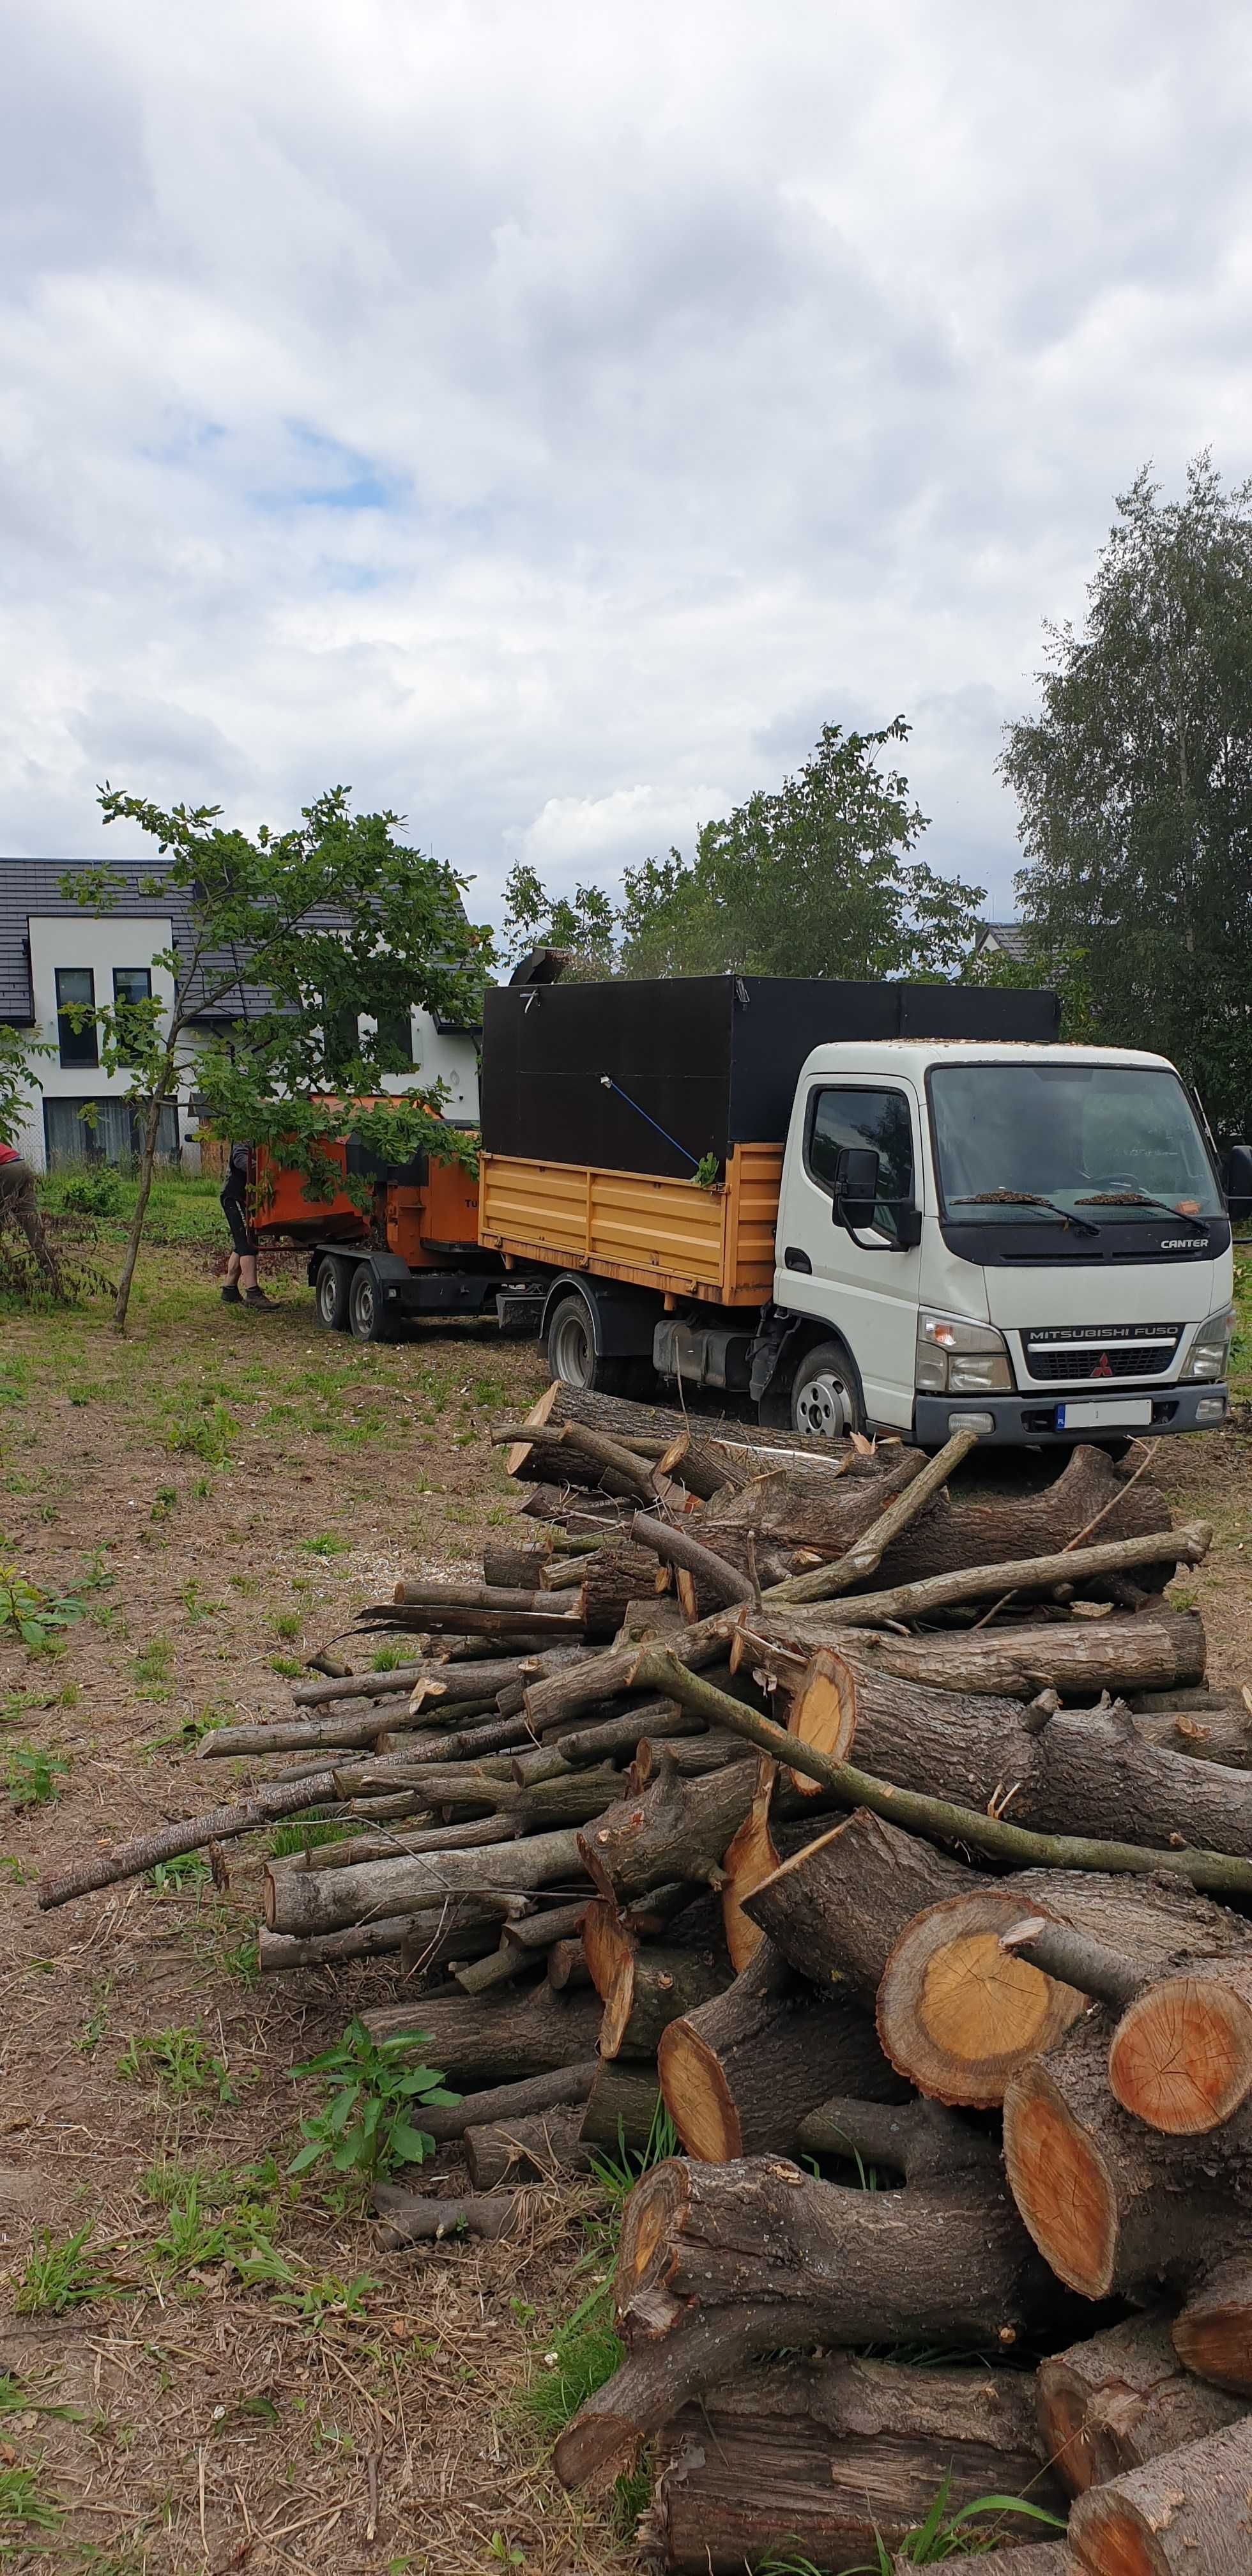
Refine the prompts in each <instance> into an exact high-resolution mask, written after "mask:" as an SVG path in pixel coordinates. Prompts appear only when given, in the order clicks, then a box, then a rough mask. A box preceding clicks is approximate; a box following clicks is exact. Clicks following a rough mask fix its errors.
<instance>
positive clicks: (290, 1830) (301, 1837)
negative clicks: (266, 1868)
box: [266, 1816, 361, 1860]
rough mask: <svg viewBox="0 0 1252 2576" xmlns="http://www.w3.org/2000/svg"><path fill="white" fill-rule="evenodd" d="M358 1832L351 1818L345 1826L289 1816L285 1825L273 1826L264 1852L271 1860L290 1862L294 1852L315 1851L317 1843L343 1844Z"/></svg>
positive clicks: (310, 1818) (312, 1818) (358, 1828)
mask: <svg viewBox="0 0 1252 2576" xmlns="http://www.w3.org/2000/svg"><path fill="white" fill-rule="evenodd" d="M360 1831H361V1827H360V1825H359V1824H357V1823H354V1822H353V1820H352V1818H351V1817H349V1819H348V1821H347V1823H346V1824H328V1823H327V1822H326V1820H325V1819H324V1818H322V1817H315V1816H310V1817H308V1818H304V1817H301V1816H289V1817H288V1818H287V1821H286V1823H285V1824H282V1825H276V1826H275V1828H274V1831H273V1833H272V1834H271V1835H270V1838H269V1842H268V1843H267V1845H266V1850H267V1851H268V1854H269V1857H270V1859H271V1860H290V1859H291V1857H292V1855H293V1854H294V1853H296V1852H306V1851H315V1850H316V1848H317V1845H318V1844H319V1843H338V1842H343V1841H344V1840H345V1839H347V1838H350V1837H351V1836H352V1835H353V1834H354V1833H359V1832H360Z"/></svg>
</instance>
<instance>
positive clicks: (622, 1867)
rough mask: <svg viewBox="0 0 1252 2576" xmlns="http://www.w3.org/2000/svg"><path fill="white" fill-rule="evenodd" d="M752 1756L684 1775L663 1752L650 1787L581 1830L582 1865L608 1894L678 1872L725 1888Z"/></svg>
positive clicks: (641, 1889) (748, 1794)
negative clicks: (726, 1856)
mask: <svg viewBox="0 0 1252 2576" xmlns="http://www.w3.org/2000/svg"><path fill="white" fill-rule="evenodd" d="M752 1791H753V1773H752V1765H751V1763H745V1762H737V1763H734V1764H733V1765H732V1766H731V1767H730V1768H729V1769H727V1770H724V1771H706V1772H705V1773H703V1774H702V1775H701V1776H700V1777H699V1778H698V1779H695V1780H684V1779H682V1778H681V1777H680V1775H679V1774H678V1772H677V1771H676V1770H675V1769H674V1768H673V1766H672V1765H670V1764H666V1763H665V1761H664V1758H663V1748H662V1762H661V1766H660V1769H659V1771H658V1773H657V1777H656V1778H655V1780H654V1781H653V1783H652V1786H651V1788H650V1789H645V1790H644V1791H643V1794H642V1796H641V1797H639V1798H622V1799H619V1800H618V1802H617V1804H616V1806H613V1807H609V1808H606V1810H605V1812H604V1814H603V1815H602V1816H601V1817H600V1819H599V1821H598V1823H596V1824H594V1825H588V1826H587V1827H586V1828H585V1830H584V1831H583V1832H582V1833H581V1834H580V1835H579V1837H578V1853H579V1859H580V1861H581V1865H582V1867H583V1868H584V1869H585V1870H586V1872H587V1874H588V1876H589V1877H590V1878H591V1879H592V1880H593V1881H594V1883H595V1886H596V1888H597V1891H598V1893H599V1894H600V1895H601V1896H611V1897H616V1898H617V1899H618V1900H619V1901H620V1900H621V1899H623V1898H627V1897H632V1896H643V1895H646V1893H647V1891H648V1889H649V1888H650V1887H661V1886H663V1885H665V1884H666V1883H667V1882H669V1881H672V1880H675V1879H684V1878H686V1879H697V1880H702V1881H703V1882H704V1883H705V1884H706V1885H707V1886H709V1887H713V1888H720V1887H721V1885H722V1882H723V1879H724V1876H725V1870H724V1866H723V1860H724V1854H725V1852H726V1848H727V1845H728V1844H729V1842H730V1841H731V1839H732V1837H733V1836H734V1835H735V1834H736V1833H737V1832H738V1831H739V1827H740V1826H741V1824H742V1823H743V1820H744V1817H745V1816H746V1814H747V1812H748V1809H749V1807H750V1805H751V1803H752Z"/></svg>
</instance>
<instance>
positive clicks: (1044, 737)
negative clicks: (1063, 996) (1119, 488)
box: [1000, 455, 1252, 1134]
mask: <svg viewBox="0 0 1252 2576" xmlns="http://www.w3.org/2000/svg"><path fill="white" fill-rule="evenodd" d="M1117 514H1118V515H1117V519H1116V521H1115V523H1114V526H1113V528H1112V529H1111V531H1110V534H1109V537H1108V540H1107V543H1106V544H1105V546H1104V548H1103V549H1102V551H1101V553H1100V555H1099V557H1098V559H1097V563H1096V569H1095V574H1094V577H1093V579H1092V581H1091V583H1090V586H1089V589H1088V594H1087V599H1088V607H1087V617H1086V623H1085V626H1084V629H1083V631H1082V633H1081V634H1078V633H1076V632H1075V631H1074V629H1073V627H1072V626H1069V625H1065V626H1060V627H1056V626H1050V627H1048V628H1046V629H1045V634H1046V638H1047V653H1048V661H1047V666H1046V667H1045V669H1044V670H1043V671H1041V672H1040V674H1039V679H1040V685H1041V689H1042V706H1041V709H1040V712H1039V714H1038V715H1037V716H1034V717H1031V718H1026V719H1023V720H1021V721H1020V722H1018V723H1016V724H1012V725H1010V726H1009V727H1008V737H1007V746H1006V749H1005V751H1004V754H1003V757H1002V759H1001V762H1000V767H1001V770H1002V772H1003V775H1004V776H1005V777H1006V778H1007V779H1008V781H1009V783H1010V785H1011V786H1012V787H1013V788H1014V789H1015V790H1016V793H1017V797H1018V801H1019V805H1020V809H1021V835H1022V845H1023V848H1024V850H1025V853H1026V857H1027V861H1028V865H1027V866H1026V867H1025V868H1024V869H1023V871H1022V872H1021V874H1020V876H1019V878H1018V889H1019V893H1020V895H1021V899H1022V903H1023V907H1024V910H1025V913H1026V916H1027V918H1028V920H1029V921H1030V923H1031V924H1032V926H1033V928H1034V930H1035V933H1036V936H1037V938H1038V940H1039V943H1040V945H1041V946H1042V947H1043V949H1044V950H1045V952H1046V953H1050V954H1057V953H1060V952H1064V951H1081V952H1083V959H1084V972H1085V976H1086V980H1087V983H1088V986H1089V990H1090V993H1091V995H1092V999H1093V1008H1094V1011H1095V1014H1096V1020H1097V1024H1098V1030H1099V1034H1100V1036H1101V1037H1102V1038H1104V1039H1106V1040H1111V1041H1113V1042H1114V1043H1119V1044H1124V1045H1131V1046H1148V1047H1152V1048H1154V1049H1157V1050H1159V1051H1160V1052H1161V1053H1162V1054H1165V1055H1169V1056H1171V1057H1172V1058H1173V1060H1174V1062H1175V1063H1176V1064H1178V1065H1179V1066H1180V1068H1181V1070H1182V1071H1183V1073H1184V1074H1185V1075H1186V1077H1187V1078H1188V1080H1190V1081H1191V1082H1193V1083H1194V1084H1195V1085H1196V1087H1197V1089H1198V1090H1199V1091H1200V1093H1201V1094H1202V1096H1203V1098H1204V1100H1205V1102H1206V1105H1207V1107H1208V1110H1209V1114H1210V1116H1211V1118H1212V1120H1213V1123H1214V1125H1215V1126H1216V1127H1218V1128H1219V1129H1224V1130H1225V1131H1226V1133H1227V1134H1237V1133H1239V1132H1240V1131H1241V1129H1242V1125H1243V1122H1244V1121H1245V1119H1246V1117H1247V1115H1248V1111H1249V1106H1250V1105H1252V484H1241V485H1239V486H1237V487H1235V488H1234V489H1232V490H1230V491H1224V490H1223V488H1222V483H1221V478H1220V476H1219V475H1218V474H1217V473H1216V472H1215V470H1214V468H1213V466H1212V464H1211V462H1210V459H1209V457H1208V456H1207V455H1202V456H1198V457H1196V458H1194V459H1193V461H1192V462H1191V464H1190V465H1189V466H1188V468H1187V479H1186V492H1185V496H1184V498H1183V499H1182V500H1180V501H1173V502H1163V501H1162V500H1161V496H1160V490H1159V487H1158V486H1157V485H1156V484H1154V483H1153V482H1152V481H1151V479H1150V474H1149V470H1148V469H1147V468H1146V467H1145V468H1144V469H1143V471H1142V472H1141V473H1140V474H1139V475H1138V476H1137V477H1136V480H1135V482H1134V484H1133V485H1132V487H1131V489H1130V491H1129V492H1128V493H1126V494H1124V495H1123V496H1122V497H1121V498H1120V499H1119V500H1118V502H1117Z"/></svg>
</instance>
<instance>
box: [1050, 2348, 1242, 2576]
mask: <svg viewBox="0 0 1252 2576" xmlns="http://www.w3.org/2000/svg"><path fill="white" fill-rule="evenodd" d="M1035 2387H1036V2392H1037V2396H1038V2402H1039V2424H1040V2429H1041V2432H1042V2436H1043V2442H1044V2446H1045V2449H1046V2452H1047V2455H1048V2458H1049V2459H1050V2460H1053V2461H1054V2462H1055V2464H1056V2468H1057V2473H1058V2475H1059V2476H1060V2478H1061V2479H1062V2481H1063V2483H1064V2485H1065V2487H1066V2488H1067V2490H1068V2492H1069V2494H1070V2495H1082V2494H1084V2493H1085V2491H1086V2489H1087V2488H1088V2487H1092V2486H1104V2485H1106V2484H1107V2482H1108V2480H1109V2479H1110V2478H1119V2477H1122V2476H1123V2475H1124V2474H1125V2472H1126V2470H1128V2469H1138V2468H1142V2467H1143V2466H1144V2465H1145V2463H1146V2462H1147V2461H1149V2460H1155V2459H1159V2457H1160V2455H1161V2453H1162V2452H1163V2451H1176V2450H1178V2449H1179V2448H1180V2447H1181V2446H1182V2444H1183V2443H1185V2442H1197V2441H1201V2440H1203V2439H1204V2437H1205V2436H1206V2435H1207V2434H1209V2433H1217V2432H1220V2430H1221V2428H1222V2426H1223V2425H1225V2424H1233V2423H1234V2422H1236V2420H1237V2419H1238V2417H1239V2416H1240V2414H1241V2413H1242V2412H1243V2408H1242V2405H1241V2403H1240V2401H1239V2399H1238V2398H1235V2397H1228V2396H1226V2395H1225V2393H1224V2392H1223V2391H1222V2390H1221V2389H1220V2388H1209V2387H1206V2386H1205V2383H1204V2381H1203V2380H1202V2379H1194V2378H1193V2377H1192V2375H1191V2373H1190V2371H1187V2370H1184V2369H1183V2367H1182V2365H1181V2363H1180V2361H1179V2359H1178V2355H1177V2353H1176V2352H1175V2350H1174V2346H1173V2342H1172V2340H1171V2336H1170V2325H1169V2318H1168V2316H1166V2315H1159V2316H1146V2317H1129V2318H1128V2319H1127V2321H1126V2323H1125V2324H1124V2325H1120V2326H1109V2327H1108V2328H1107V2329H1106V2331H1105V2332H1104V2333H1103V2334H1098V2335H1092V2336H1091V2338H1090V2340H1089V2341H1088V2342H1086V2343H1076V2344H1071V2345H1070V2348H1069V2350H1068V2352H1058V2353H1055V2354H1054V2355H1053V2357H1052V2359H1051V2360H1050V2361H1042V2362H1040V2364H1039V2369H1038V2372H1037V2373H1036V2378H1035ZM1196 2576H1199V2571H1198V2570H1197V2571H1196Z"/></svg>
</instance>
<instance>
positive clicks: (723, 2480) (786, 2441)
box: [649, 2353, 1064, 2576]
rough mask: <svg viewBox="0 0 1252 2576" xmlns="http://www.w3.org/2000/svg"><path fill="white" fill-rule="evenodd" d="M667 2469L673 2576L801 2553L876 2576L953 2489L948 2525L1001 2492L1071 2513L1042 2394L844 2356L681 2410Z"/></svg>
mask: <svg viewBox="0 0 1252 2576" xmlns="http://www.w3.org/2000/svg"><path fill="white" fill-rule="evenodd" d="M657 2470H658V2474H657V2482H656V2488H655V2492H654V2497H653V2505H652V2513H651V2516H650V2532H649V2537H650V2538H652V2537H653V2536H655V2540H656V2542H657V2543H658V2544H659V2546H660V2548H661V2549H662V2550H663V2552H664V2560H663V2563H664V2565H665V2567H666V2568H667V2569H669V2570H672V2571H675V2576H742V2571H743V2569H744V2568H745V2567H747V2566H756V2565H758V2564H759V2563H760V2561H761V2560H762V2559H765V2558H767V2557H768V2558H771V2559H772V2558H774V2557H775V2556H785V2557H787V2558H790V2557H791V2556H792V2554H793V2553H794V2554H796V2555H798V2556H801V2557H803V2559H804V2560H805V2561H806V2562H807V2563H809V2564H810V2565H812V2566H813V2567H815V2568H820V2569H822V2570H823V2571H825V2570H840V2569H847V2568H852V2567H859V2568H864V2567H865V2566H866V2565H867V2564H872V2563H873V2559H874V2554H875V2549H876V2544H877V2543H878V2541H879V2540H881V2541H882V2542H883V2543H884V2544H885V2545H886V2546H888V2547H894V2546H896V2545H897V2544H898V2543H899V2542H900V2541H902V2540H903V2539H904V2538H905V2536H906V2534H907V2533H908V2532H909V2531H910V2530H912V2529H915V2528H916V2526H917V2525H918V2524H919V2523H921V2522H924V2521H925V2518H926V2515H927V2513H928V2512H929V2510H930V2507H931V2505H932V2503H933V2501H934V2497H935V2493H936V2490H937V2489H938V2488H939V2487H941V2486H946V2487H947V2498H946V2505H947V2511H948V2512H949V2513H957V2512H959V2511H960V2509H961V2507H962V2506H963V2505H966V2504H972V2503H974V2502H975V2501H976V2500H977V2499H978V2498H979V2497H980V2496H984V2495H986V2494H988V2493H994V2494H999V2495H1005V2494H1007V2495H1019V2494H1023V2493H1025V2494H1028V2495H1029V2497H1030V2500H1031V2502H1032V2503H1033V2504H1038V2505H1040V2506H1042V2507H1043V2508H1044V2510H1045V2511H1052V2512H1058V2511H1059V2512H1061V2513H1063V2512H1064V2497H1063V2495H1062V2492H1061V2490H1060V2488H1059V2486H1058V2484H1057V2482H1056V2481H1055V2479H1053V2478H1052V2477H1051V2476H1050V2475H1049V2474H1048V2468H1047V2462H1046V2458H1045V2455H1044V2452H1043V2448H1042V2444H1041V2442H1040V2437H1039V2431H1038V2427H1037V2424H1036V2422H1035V2418H1034V2408H1033V2406H1032V2404H1031V2395H1030V2382H1029V2380H1028V2379H1027V2378H1025V2376H1024V2375H1023V2374H1022V2373H1021V2372H1017V2371H1008V2370H1000V2371H982V2370H959V2369H949V2370H945V2369H935V2370H919V2369H916V2368H910V2367H909V2366H908V2365H907V2364H904V2363H900V2362H887V2361H864V2360H861V2359H859V2358H858V2357H856V2356H854V2355H852V2354H843V2353H840V2354H838V2355H836V2356H834V2357H832V2358H831V2359H830V2360H827V2361H820V2362H807V2363H800V2362H793V2363H790V2364H786V2365H783V2366H775V2367H773V2368H771V2369H768V2370H755V2371H751V2372H749V2373H747V2374H745V2376H744V2377H743V2378H741V2379H734V2380H732V2381H731V2382H730V2383H729V2385H728V2386H726V2387H722V2388H718V2389H716V2390H714V2391H713V2392H712V2393H711V2394H710V2396H709V2397H708V2398H706V2399H705V2400H704V2401H703V2403H702V2404H701V2405H700V2406H689V2407H684V2409H683V2411H682V2413H681V2414H680V2415H679V2416H677V2417H676V2419H675V2421H674V2422H673V2423H672V2424H668V2425H667V2426H666V2428H665V2431H664V2433H663V2434H662V2436H661V2439H660V2443H659V2445H658V2459H657ZM988 2519H989V2520H990V2517H989V2518H988ZM1019 2527H1020V2526H1019ZM1005 2528H1006V2529H1009V2530H1011V2529H1012V2528H1013V2524H1012V2518H1011V2516H1009V2515H1006V2516H1005Z"/></svg>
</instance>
